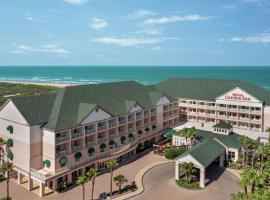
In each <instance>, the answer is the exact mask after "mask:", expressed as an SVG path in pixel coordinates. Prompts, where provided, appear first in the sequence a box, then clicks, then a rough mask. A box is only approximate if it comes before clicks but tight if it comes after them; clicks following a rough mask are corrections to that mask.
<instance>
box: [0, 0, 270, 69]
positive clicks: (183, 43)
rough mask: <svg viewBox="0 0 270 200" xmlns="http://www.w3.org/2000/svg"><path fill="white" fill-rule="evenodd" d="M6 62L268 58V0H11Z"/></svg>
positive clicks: (2, 46)
mask: <svg viewBox="0 0 270 200" xmlns="http://www.w3.org/2000/svg"><path fill="white" fill-rule="evenodd" d="M0 17H1V20H0V27H1V31H0V65H3V66H5V65H133V66H137V65H166V66H167V65H168V66H172V65H177V66H179V65H199V66H200V65H206V66H207V65H223V66H224V65H241V66H242V65H270V0H234V1H223V0H218V1H216V0H211V1H210V0H188V1H182V0H167V1H165V0H46V1H45V0H6V1H1V3H0Z"/></svg>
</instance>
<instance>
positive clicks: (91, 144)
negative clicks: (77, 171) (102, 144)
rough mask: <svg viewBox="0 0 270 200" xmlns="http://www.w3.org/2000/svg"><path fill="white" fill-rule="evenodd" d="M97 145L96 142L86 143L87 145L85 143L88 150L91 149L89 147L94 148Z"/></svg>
mask: <svg viewBox="0 0 270 200" xmlns="http://www.w3.org/2000/svg"><path fill="white" fill-rule="evenodd" d="M95 144H96V142H94V141H91V142H86V143H85V147H86V148H89V147H92V146H94V145H95Z"/></svg>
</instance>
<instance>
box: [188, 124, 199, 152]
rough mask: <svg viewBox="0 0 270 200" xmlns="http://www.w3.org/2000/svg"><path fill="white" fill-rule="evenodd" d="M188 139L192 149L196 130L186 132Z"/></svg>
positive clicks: (191, 129) (193, 128)
mask: <svg viewBox="0 0 270 200" xmlns="http://www.w3.org/2000/svg"><path fill="white" fill-rule="evenodd" d="M188 137H189V138H190V146H191V147H192V145H193V141H194V139H195V138H196V137H197V130H196V128H195V127H192V128H190V129H189V130H188Z"/></svg>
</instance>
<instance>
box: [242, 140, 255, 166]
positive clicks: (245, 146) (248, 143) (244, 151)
mask: <svg viewBox="0 0 270 200" xmlns="http://www.w3.org/2000/svg"><path fill="white" fill-rule="evenodd" d="M240 142H241V147H242V149H241V150H242V156H243V162H242V165H243V167H246V164H247V162H248V158H246V156H247V152H248V151H249V150H250V149H251V148H254V147H255V145H254V142H253V141H252V140H251V139H250V138H249V137H247V136H242V137H241V139H240Z"/></svg>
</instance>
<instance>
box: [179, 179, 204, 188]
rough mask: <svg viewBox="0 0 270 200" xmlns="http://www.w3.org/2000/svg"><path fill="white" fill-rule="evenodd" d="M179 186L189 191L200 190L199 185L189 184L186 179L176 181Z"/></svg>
mask: <svg viewBox="0 0 270 200" xmlns="http://www.w3.org/2000/svg"><path fill="white" fill-rule="evenodd" d="M176 183H177V185H179V186H181V187H184V188H187V189H199V188H200V186H199V183H188V182H187V180H185V179H179V180H176Z"/></svg>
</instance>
